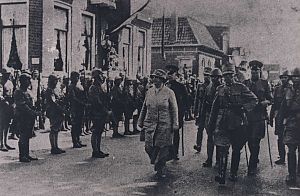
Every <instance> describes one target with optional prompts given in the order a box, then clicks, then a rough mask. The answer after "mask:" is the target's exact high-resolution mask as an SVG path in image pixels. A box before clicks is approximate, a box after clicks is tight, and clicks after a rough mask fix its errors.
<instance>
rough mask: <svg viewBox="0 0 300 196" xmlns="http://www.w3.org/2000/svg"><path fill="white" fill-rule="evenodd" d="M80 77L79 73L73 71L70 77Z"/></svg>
mask: <svg viewBox="0 0 300 196" xmlns="http://www.w3.org/2000/svg"><path fill="white" fill-rule="evenodd" d="M79 76H80V74H79V73H78V72H77V71H72V72H71V75H70V78H77V77H79Z"/></svg>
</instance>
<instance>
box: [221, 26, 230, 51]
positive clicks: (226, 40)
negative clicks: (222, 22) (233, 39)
mask: <svg viewBox="0 0 300 196" xmlns="http://www.w3.org/2000/svg"><path fill="white" fill-rule="evenodd" d="M229 39H230V37H229V31H224V32H223V33H222V40H223V41H222V46H223V47H222V50H223V52H224V54H228V50H229Z"/></svg>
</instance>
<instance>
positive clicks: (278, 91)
mask: <svg viewBox="0 0 300 196" xmlns="http://www.w3.org/2000/svg"><path fill="white" fill-rule="evenodd" d="M289 77H290V76H289V71H288V70H286V71H284V72H283V73H282V74H281V75H280V76H279V78H280V80H281V84H280V85H279V86H276V87H275V89H274V102H273V104H272V107H271V112H270V125H271V126H273V124H274V123H273V121H274V118H275V135H277V136H278V139H277V147H278V153H279V159H278V160H277V161H275V164H277V165H284V164H285V146H284V144H283V130H284V125H283V122H282V121H281V119H280V118H279V117H280V115H281V114H278V112H279V111H280V106H281V103H282V100H283V98H284V96H285V93H286V91H287V88H290V85H289Z"/></svg>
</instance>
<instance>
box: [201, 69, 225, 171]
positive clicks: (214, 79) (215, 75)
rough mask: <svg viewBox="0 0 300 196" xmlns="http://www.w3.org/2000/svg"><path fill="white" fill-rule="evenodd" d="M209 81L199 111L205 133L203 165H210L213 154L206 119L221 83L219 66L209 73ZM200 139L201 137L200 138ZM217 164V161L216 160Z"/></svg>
mask: <svg viewBox="0 0 300 196" xmlns="http://www.w3.org/2000/svg"><path fill="white" fill-rule="evenodd" d="M210 78H211V83H210V84H209V85H208V86H207V87H206V89H205V94H204V97H203V102H202V107H201V109H202V110H201V112H200V114H199V116H200V118H201V119H200V121H199V123H201V124H204V127H205V129H206V133H207V160H206V161H205V162H204V163H203V167H212V158H213V154H214V141H213V133H212V130H209V129H208V127H207V125H208V120H209V115H210V112H211V107H212V104H213V100H214V97H215V94H216V89H217V87H218V86H220V85H221V84H222V81H221V80H222V72H221V70H220V69H219V68H214V69H213V70H212V71H211V73H210ZM201 139H202V138H201ZM216 157H218V155H216ZM216 166H218V162H216Z"/></svg>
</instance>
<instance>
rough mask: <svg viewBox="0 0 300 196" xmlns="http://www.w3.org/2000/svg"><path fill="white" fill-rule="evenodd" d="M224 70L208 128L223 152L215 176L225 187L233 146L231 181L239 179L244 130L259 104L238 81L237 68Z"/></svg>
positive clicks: (244, 138)
mask: <svg viewBox="0 0 300 196" xmlns="http://www.w3.org/2000/svg"><path fill="white" fill-rule="evenodd" d="M222 71H223V77H224V81H225V84H223V85H220V86H218V87H217V92H216V96H215V98H214V101H213V105H212V108H211V115H210V118H209V123H208V129H209V130H210V131H212V132H213V133H214V137H215V138H214V142H215V145H216V147H217V149H218V151H219V154H218V157H217V158H218V162H219V168H218V175H217V176H216V177H215V180H216V181H217V182H219V184H225V177H226V169H227V159H228V150H229V147H230V145H231V146H232V159H231V169H230V172H231V173H230V179H231V180H233V181H236V179H237V170H238V166H239V162H240V151H241V149H242V148H243V145H244V144H245V143H246V139H247V138H246V136H245V129H244V128H243V127H244V126H245V125H246V124H247V119H246V115H245V112H249V111H251V110H252V109H253V108H254V107H255V105H256V104H257V98H256V96H255V95H254V94H253V93H252V92H251V91H250V90H249V89H248V88H247V87H246V86H245V85H244V84H242V83H238V82H236V81H235V79H234V74H235V67H234V65H232V64H229V65H225V66H223V70H222Z"/></svg>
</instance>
